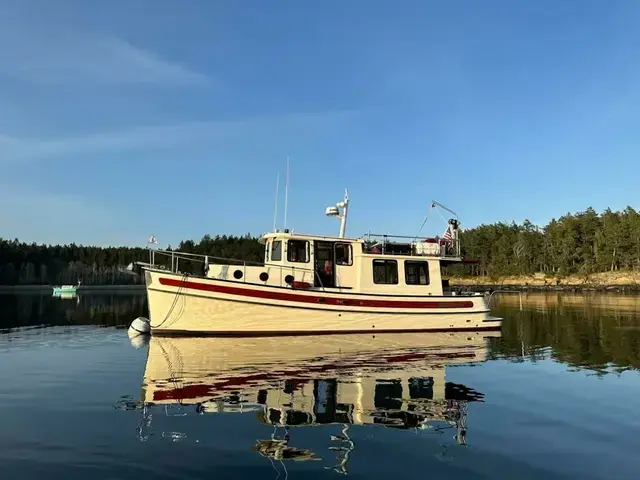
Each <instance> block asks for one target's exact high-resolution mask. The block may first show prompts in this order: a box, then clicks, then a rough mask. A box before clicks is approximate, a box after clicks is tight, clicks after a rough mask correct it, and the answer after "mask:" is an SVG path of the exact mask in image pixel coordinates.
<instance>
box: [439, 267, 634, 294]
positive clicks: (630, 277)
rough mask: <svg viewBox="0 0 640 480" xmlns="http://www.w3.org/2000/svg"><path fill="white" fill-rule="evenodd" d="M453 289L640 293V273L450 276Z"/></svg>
mask: <svg viewBox="0 0 640 480" xmlns="http://www.w3.org/2000/svg"><path fill="white" fill-rule="evenodd" d="M449 282H450V284H451V286H452V287H453V288H464V289H470V290H473V291H493V290H512V291H518V292H640V271H613V272H602V273H594V274H590V275H570V276H566V277H561V276H553V275H545V274H543V273H537V274H533V275H514V276H503V277H497V278H496V277H494V278H491V277H486V276H485V277H450V278H449Z"/></svg>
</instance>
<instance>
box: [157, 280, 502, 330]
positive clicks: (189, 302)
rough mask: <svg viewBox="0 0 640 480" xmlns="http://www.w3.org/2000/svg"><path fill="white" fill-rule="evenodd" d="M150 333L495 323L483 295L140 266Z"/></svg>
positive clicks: (476, 326)
mask: <svg viewBox="0 0 640 480" xmlns="http://www.w3.org/2000/svg"><path fill="white" fill-rule="evenodd" d="M145 279H146V283H147V297H148V304H149V314H150V319H151V328H152V333H154V334H173V335H176V334H184V335H202V334H209V335H242V336H244V335H302V334H319V333H322V334H328V333H332V334H335V333H373V334H375V333H383V332H407V331H448V330H453V331H460V330H485V329H499V328H500V319H495V318H493V317H491V316H489V311H488V308H487V306H486V303H485V300H484V297H482V296H479V295H476V296H440V297H435V296H420V297H416V296H406V295H404V296H403V295H367V294H353V293H344V292H339V291H328V290H327V291H323V290H315V289H314V290H292V289H291V288H281V287H273V286H267V285H256V284H248V283H244V282H232V281H224V280H217V279H212V278H203V277H192V276H190V277H184V276H183V275H181V274H175V273H171V272H167V271H161V270H147V271H146V272H145Z"/></svg>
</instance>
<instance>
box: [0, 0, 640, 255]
mask: <svg viewBox="0 0 640 480" xmlns="http://www.w3.org/2000/svg"><path fill="white" fill-rule="evenodd" d="M0 12H1V13H0V237H3V238H16V237H17V238H19V239H21V240H24V241H29V242H31V241H36V242H39V243H41V242H42V243H70V242H75V243H77V244H95V245H132V246H133V245H141V246H144V244H145V242H146V240H147V238H148V237H149V236H150V235H155V236H156V237H157V239H158V241H159V243H160V245H161V246H164V245H167V244H171V245H174V246H175V245H176V244H177V243H178V242H179V241H180V240H181V239H199V238H201V237H202V236H203V235H204V234H211V235H215V234H224V233H227V234H245V233H251V234H254V235H259V234H262V233H264V232H267V231H270V230H272V229H273V222H274V204H275V193H276V179H277V176H278V174H279V175H280V189H279V193H280V195H279V202H278V203H279V207H278V212H279V215H278V217H279V218H278V222H277V225H278V227H279V228H283V227H284V218H283V217H284V215H283V212H284V203H285V202H284V197H285V196H284V183H285V182H284V179H285V171H286V163H287V160H286V159H287V156H288V157H289V159H290V172H289V176H290V179H289V188H288V202H287V203H288V208H287V225H286V226H287V227H289V228H293V229H295V230H296V231H299V232H305V233H317V234H337V232H338V228H339V224H338V222H337V221H336V220H335V219H333V218H327V217H326V216H325V215H324V210H325V208H326V207H327V206H329V205H333V204H335V202H337V201H339V200H341V199H342V196H343V192H344V189H345V188H348V189H349V199H350V209H349V221H348V225H347V235H350V236H359V235H361V234H363V233H365V232H367V231H373V232H375V233H389V234H397V235H414V234H416V233H417V232H418V230H419V228H420V225H421V223H422V221H423V219H424V216H425V214H426V212H427V210H428V208H429V205H430V202H431V200H437V201H439V202H441V203H443V204H445V205H447V206H448V207H450V208H451V209H453V210H454V211H455V212H456V213H457V214H458V216H459V218H460V220H461V223H462V226H463V227H466V228H471V227H473V226H476V225H479V224H483V223H493V222H497V221H508V222H510V221H516V222H522V221H523V220H524V219H529V220H530V221H532V222H534V223H536V224H540V225H543V224H545V223H547V222H548V221H549V220H550V219H551V218H554V217H555V218H557V217H559V216H561V215H563V214H565V213H567V212H576V211H581V210H584V209H586V208H587V207H589V206H591V207H593V208H595V209H596V210H597V211H602V210H604V209H605V208H607V207H611V208H612V209H614V210H619V209H623V208H625V207H626V206H627V205H631V206H634V207H636V208H640V201H639V200H640V199H639V195H638V191H639V188H638V177H639V174H640V163H639V161H638V153H639V152H640V135H639V134H638V126H639V125H640V122H639V121H640V109H639V108H638V107H639V106H640V105H639V104H640V62H639V61H638V58H639V57H638V51H639V47H640V2H638V1H636V0H618V1H616V2H606V1H602V0H600V1H590V0H580V1H577V0H572V1H569V0H567V1H562V2H559V1H557V0H538V1H535V2H532V1H529V0H483V1H482V2H476V1H470V0H466V1H462V0H451V1H447V2H441V1H435V0H433V1H432V0H402V1H400V2H390V1H388V0H387V1H382V0H350V1H348V2H345V1H339V0H326V1H323V2H300V1H295V0H289V1H284V0H282V1H281V0H270V1H268V2H263V1H258V0H253V1H249V0H243V1H240V0H238V1H228V0H227V1H214V0H188V1H184V0H176V1H169V0H137V1H135V2H125V1H124V0H115V1H111V2H103V1H98V0H93V1H85V0H56V1H55V2H52V1H49V0H39V1H37V0H0ZM443 215H445V218H446V212H445V213H443ZM425 228H426V230H425V232H426V233H442V231H443V230H444V228H445V224H444V222H443V220H442V219H441V218H440V217H439V216H437V215H435V216H433V217H432V218H430V220H429V222H428V223H427V227H425Z"/></svg>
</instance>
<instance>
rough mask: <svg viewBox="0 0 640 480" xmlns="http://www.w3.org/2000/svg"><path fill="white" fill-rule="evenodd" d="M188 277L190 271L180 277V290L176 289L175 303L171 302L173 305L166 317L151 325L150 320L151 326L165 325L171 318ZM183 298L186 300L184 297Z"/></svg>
mask: <svg viewBox="0 0 640 480" xmlns="http://www.w3.org/2000/svg"><path fill="white" fill-rule="evenodd" d="M188 277H189V274H188V273H185V274H183V275H182V278H181V279H180V286H179V287H178V290H176V294H175V297H174V298H173V303H172V304H171V307H170V308H169V311H168V312H167V315H166V316H165V317H164V319H163V320H162V321H161V322H160V323H159V324H158V325H151V320H149V326H150V327H151V328H159V327H161V326H162V325H164V324H165V322H166V321H167V320H168V319H169V317H170V316H171V314H172V313H173V309H174V308H176V305H177V303H178V298H180V297H181V295H180V294H181V293H182V290H184V284H185V283H186V281H187V278H188ZM182 298H183V300H184V297H182ZM183 307H184V304H183ZM175 320H177V318H176V319H174V321H175Z"/></svg>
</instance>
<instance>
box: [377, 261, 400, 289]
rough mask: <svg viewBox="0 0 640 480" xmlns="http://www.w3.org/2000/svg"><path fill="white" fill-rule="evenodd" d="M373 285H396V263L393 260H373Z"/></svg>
mask: <svg viewBox="0 0 640 480" xmlns="http://www.w3.org/2000/svg"><path fill="white" fill-rule="evenodd" d="M373 283H383V284H392V285H395V284H397V283H398V262H396V261H395V260H373Z"/></svg>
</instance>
